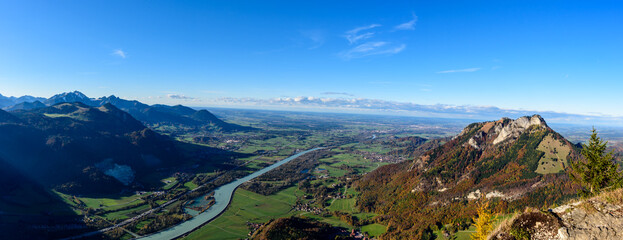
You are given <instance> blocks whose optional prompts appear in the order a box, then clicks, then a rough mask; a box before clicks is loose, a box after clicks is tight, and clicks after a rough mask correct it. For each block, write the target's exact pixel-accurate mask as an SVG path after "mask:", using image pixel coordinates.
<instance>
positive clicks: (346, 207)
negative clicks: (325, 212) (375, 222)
mask: <svg viewBox="0 0 623 240" xmlns="http://www.w3.org/2000/svg"><path fill="white" fill-rule="evenodd" d="M356 202H357V199H354V198H349V199H336V200H335V201H333V203H332V204H331V206H329V210H330V211H340V212H349V213H354V212H357V208H356V207H355V203H356Z"/></svg>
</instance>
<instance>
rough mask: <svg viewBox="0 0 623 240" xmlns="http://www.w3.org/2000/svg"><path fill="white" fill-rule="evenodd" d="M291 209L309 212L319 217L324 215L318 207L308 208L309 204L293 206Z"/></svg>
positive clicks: (322, 210)
mask: <svg viewBox="0 0 623 240" xmlns="http://www.w3.org/2000/svg"><path fill="white" fill-rule="evenodd" d="M293 209H294V210H296V211H302V212H310V213H313V214H316V215H321V214H323V213H324V209H322V208H319V207H313V206H310V204H309V203H304V204H303V203H299V204H297V205H295V206H294V207H293Z"/></svg>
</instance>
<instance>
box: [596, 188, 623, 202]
mask: <svg viewBox="0 0 623 240" xmlns="http://www.w3.org/2000/svg"><path fill="white" fill-rule="evenodd" d="M595 199H596V200H601V201H604V202H607V203H610V204H614V205H623V188H619V189H615V190H613V191H608V192H603V193H601V194H599V196H597V197H595Z"/></svg>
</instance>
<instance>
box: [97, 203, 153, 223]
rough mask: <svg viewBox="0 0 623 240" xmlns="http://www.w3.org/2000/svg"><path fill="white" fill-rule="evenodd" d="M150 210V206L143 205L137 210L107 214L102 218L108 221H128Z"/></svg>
mask: <svg viewBox="0 0 623 240" xmlns="http://www.w3.org/2000/svg"><path fill="white" fill-rule="evenodd" d="M148 209H149V205H148V204H144V205H141V206H138V207H135V208H130V209H128V210H123V211H117V212H111V213H107V214H104V215H103V216H102V217H104V218H106V219H108V220H115V219H120V220H123V219H128V218H130V217H133V216H135V215H138V214H139V213H141V212H142V211H145V210H148Z"/></svg>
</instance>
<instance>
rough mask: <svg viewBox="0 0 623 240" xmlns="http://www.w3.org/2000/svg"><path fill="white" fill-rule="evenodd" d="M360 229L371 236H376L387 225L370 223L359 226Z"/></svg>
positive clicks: (383, 230) (384, 229) (382, 231)
mask: <svg viewBox="0 0 623 240" xmlns="http://www.w3.org/2000/svg"><path fill="white" fill-rule="evenodd" d="M361 231H362V232H365V233H368V234H369V235H370V236H371V237H376V236H378V235H381V234H383V233H385V232H386V231H387V227H386V226H383V225H381V224H378V223H373V224H370V225H365V226H363V227H361Z"/></svg>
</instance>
